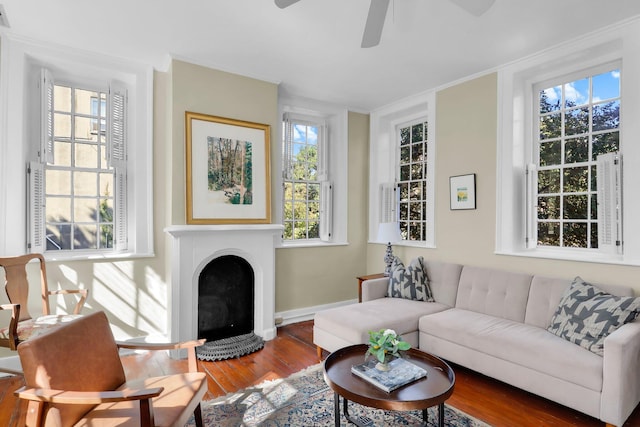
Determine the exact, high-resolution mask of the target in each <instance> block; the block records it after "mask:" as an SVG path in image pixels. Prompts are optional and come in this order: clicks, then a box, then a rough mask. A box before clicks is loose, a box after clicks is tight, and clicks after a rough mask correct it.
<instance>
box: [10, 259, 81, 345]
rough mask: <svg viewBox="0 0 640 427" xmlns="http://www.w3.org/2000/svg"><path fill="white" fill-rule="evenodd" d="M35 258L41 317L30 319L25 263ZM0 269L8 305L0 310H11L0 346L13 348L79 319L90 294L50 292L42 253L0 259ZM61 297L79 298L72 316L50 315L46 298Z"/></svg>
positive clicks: (78, 290) (76, 290)
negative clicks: (67, 295) (3, 275)
mask: <svg viewBox="0 0 640 427" xmlns="http://www.w3.org/2000/svg"><path fill="white" fill-rule="evenodd" d="M34 259H37V260H38V261H39V262H40V294H41V298H42V316H38V317H35V318H34V317H33V316H31V313H29V308H28V307H27V301H28V299H29V280H28V277H27V264H28V263H29V262H31V261H32V260H34ZM0 267H2V268H3V269H4V273H5V290H6V292H7V296H8V297H9V302H10V304H2V305H0V309H1V310H11V320H10V322H9V326H6V327H4V328H0V346H2V347H9V348H10V349H12V350H15V349H16V346H17V345H18V343H20V342H22V341H24V340H26V339H28V338H29V337H31V336H34V335H38V334H40V333H42V332H44V331H46V330H48V329H51V328H54V327H57V326H58V325H60V324H61V323H64V322H68V321H70V320H73V319H75V318H77V317H79V316H80V311H81V310H82V307H83V306H84V302H85V301H86V299H87V296H88V294H89V291H88V290H87V289H74V290H65V289H58V290H53V291H50V290H49V287H48V285H47V267H46V263H45V260H44V257H43V256H42V255H41V254H27V255H20V256H15V257H4V258H0ZM61 294H78V295H79V298H78V300H77V302H76V304H75V306H74V309H73V314H64V315H55V314H51V308H50V306H49V297H50V296H52V295H61Z"/></svg>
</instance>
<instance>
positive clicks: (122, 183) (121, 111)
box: [107, 82, 128, 251]
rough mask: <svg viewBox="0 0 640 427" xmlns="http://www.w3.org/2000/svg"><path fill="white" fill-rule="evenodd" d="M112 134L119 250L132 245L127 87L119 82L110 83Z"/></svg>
mask: <svg viewBox="0 0 640 427" xmlns="http://www.w3.org/2000/svg"><path fill="white" fill-rule="evenodd" d="M107 121H108V124H109V125H108V129H109V137H108V138H107V156H108V157H107V158H108V161H109V166H111V167H113V168H114V169H115V184H114V186H115V188H114V212H113V227H114V230H113V240H114V242H113V247H114V249H115V250H116V251H124V250H127V249H128V235H127V145H126V142H127V89H126V87H124V85H122V84H121V83H119V82H112V83H111V85H110V87H109V114H108V116H107Z"/></svg>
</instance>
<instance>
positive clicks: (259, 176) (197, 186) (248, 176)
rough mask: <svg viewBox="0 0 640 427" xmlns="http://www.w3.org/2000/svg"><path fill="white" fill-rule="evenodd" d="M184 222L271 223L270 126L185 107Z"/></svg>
mask: <svg viewBox="0 0 640 427" xmlns="http://www.w3.org/2000/svg"><path fill="white" fill-rule="evenodd" d="M185 119H186V123H185V128H186V166H187V170H186V175H187V224H242V223H245V224H246V223H253V224H269V223H270V222H271V203H270V188H271V179H270V173H269V165H270V163H269V162H270V160H269V135H270V132H271V130H270V126H269V125H265V124H260V123H252V122H245V121H241V120H234V119H227V118H224V117H217V116H209V115H206V114H199V113H193V112H190V111H187V112H186V113H185Z"/></svg>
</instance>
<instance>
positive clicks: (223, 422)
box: [187, 364, 488, 427]
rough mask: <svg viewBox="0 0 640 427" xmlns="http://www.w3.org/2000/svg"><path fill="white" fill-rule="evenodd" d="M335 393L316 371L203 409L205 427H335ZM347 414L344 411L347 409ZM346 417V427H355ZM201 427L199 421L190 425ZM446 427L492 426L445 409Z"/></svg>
mask: <svg viewBox="0 0 640 427" xmlns="http://www.w3.org/2000/svg"><path fill="white" fill-rule="evenodd" d="M333 407H334V406H333V391H332V390H331V389H330V388H329V386H328V385H327V384H326V383H325V381H324V378H323V376H322V364H318V365H314V366H311V367H310V368H307V369H305V370H303V371H301V372H298V373H296V374H293V375H292V376H290V377H289V378H285V379H280V380H274V381H267V382H265V383H262V384H259V385H256V386H254V387H251V388H247V389H245V390H241V391H239V392H237V393H233V394H230V395H228V396H224V397H222V398H218V399H216V400H211V401H207V402H203V403H202V418H203V421H204V425H205V426H215V427H250V426H264V427H285V426H290V427H294V426H301V427H302V426H303V427H315V426H333V425H334V414H333ZM341 408H342V406H341ZM349 413H350V414H351V415H352V416H360V417H366V418H367V419H369V420H370V421H369V424H366V425H371V426H378V427H381V426H419V425H421V422H422V413H421V412H420V411H411V412H395V411H383V410H381V409H373V408H368V407H365V406H361V405H358V404H355V403H350V404H349ZM340 417H341V426H345V427H347V426H352V424H349V423H348V422H347V420H346V419H345V418H344V415H342V414H341V415H340ZM187 425H188V426H193V425H195V424H194V422H193V417H192V419H191V420H190V421H189V423H188V424H187ZM436 425H437V408H435V407H434V408H429V427H432V426H436ZM445 425H446V426H450V427H488V424H485V423H483V422H482V421H479V420H476V419H474V418H472V417H470V416H469V415H466V414H464V413H462V412H461V411H458V410H457V409H455V408H452V407H450V406H445Z"/></svg>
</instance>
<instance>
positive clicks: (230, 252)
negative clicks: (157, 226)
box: [165, 224, 282, 341]
mask: <svg viewBox="0 0 640 427" xmlns="http://www.w3.org/2000/svg"><path fill="white" fill-rule="evenodd" d="M165 231H166V232H167V233H168V234H169V235H171V237H172V248H171V282H170V283H169V301H168V313H169V338H170V339H171V341H186V340H191V339H195V338H197V337H198V304H199V302H198V297H199V289H198V286H199V283H198V282H199V278H200V275H201V273H202V272H203V270H204V269H205V268H206V267H207V265H209V264H210V263H211V262H212V261H214V260H216V259H219V258H221V257H227V256H231V257H235V258H239V259H242V260H243V261H244V262H246V263H247V264H248V266H249V267H250V268H251V270H252V271H253V325H252V328H253V332H254V333H255V334H256V335H258V336H260V337H262V338H263V339H265V340H270V339H273V338H274V337H275V336H276V327H275V319H274V317H275V246H276V241H278V240H279V237H280V235H281V234H282V226H281V225H274V224H265V225H260V224H256V225H253V224H251V225H173V226H170V227H167V228H166V229H165ZM235 258H233V259H235Z"/></svg>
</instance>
